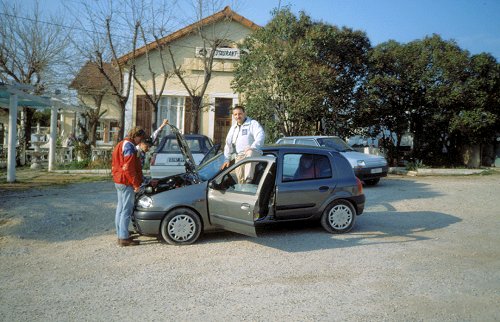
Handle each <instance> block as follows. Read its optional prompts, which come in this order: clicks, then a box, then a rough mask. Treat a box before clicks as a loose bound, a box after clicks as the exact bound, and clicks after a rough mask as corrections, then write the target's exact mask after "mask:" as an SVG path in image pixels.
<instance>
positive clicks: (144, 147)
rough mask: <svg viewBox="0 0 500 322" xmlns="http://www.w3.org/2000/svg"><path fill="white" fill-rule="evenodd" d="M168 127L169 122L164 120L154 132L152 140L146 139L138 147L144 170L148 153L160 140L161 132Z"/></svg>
mask: <svg viewBox="0 0 500 322" xmlns="http://www.w3.org/2000/svg"><path fill="white" fill-rule="evenodd" d="M167 125H168V120H167V119H164V120H163V122H162V123H161V125H160V127H159V128H157V129H156V131H154V132H153V135H151V137H150V138H145V139H144V140H142V141H141V143H139V144H138V145H137V146H136V149H137V152H138V156H139V159H140V160H141V167H142V168H144V162H145V161H146V153H148V151H149V149H150V148H151V147H152V146H153V145H154V144H155V141H156V139H157V138H158V134H160V133H161V130H163V128H164V127H165V126H167Z"/></svg>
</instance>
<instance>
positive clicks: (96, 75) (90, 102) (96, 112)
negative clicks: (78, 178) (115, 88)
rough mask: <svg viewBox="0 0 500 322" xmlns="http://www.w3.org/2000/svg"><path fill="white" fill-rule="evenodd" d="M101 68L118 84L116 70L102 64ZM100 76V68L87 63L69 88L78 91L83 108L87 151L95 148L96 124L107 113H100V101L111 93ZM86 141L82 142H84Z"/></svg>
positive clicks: (105, 81) (118, 77) (95, 64)
mask: <svg viewBox="0 0 500 322" xmlns="http://www.w3.org/2000/svg"><path fill="white" fill-rule="evenodd" d="M103 68H104V70H105V71H106V74H107V75H109V77H110V78H111V81H112V82H113V83H114V84H118V82H119V79H120V75H118V72H117V70H116V69H115V68H114V67H113V66H111V64H109V63H107V64H104V65H103ZM100 76H101V71H100V66H99V65H98V64H97V63H95V62H87V63H86V64H85V65H84V66H83V67H82V68H81V69H80V71H79V72H78V74H77V75H76V77H75V78H74V79H73V81H72V82H71V84H70V88H73V89H75V90H77V91H78V94H79V95H78V98H79V100H80V104H81V105H82V106H83V108H84V112H83V113H82V114H83V117H84V118H85V120H86V122H85V123H83V124H82V125H86V126H87V128H86V129H85V130H84V132H85V134H86V136H87V139H88V145H89V149H90V146H93V147H95V146H96V133H97V124H98V123H99V119H100V118H101V117H102V116H103V115H104V114H105V113H106V112H107V110H103V111H101V106H102V101H103V99H104V97H105V96H106V95H109V94H110V93H112V88H111V86H110V85H109V83H108V81H107V79H106V78H104V77H100ZM86 141H87V140H84V142H86Z"/></svg>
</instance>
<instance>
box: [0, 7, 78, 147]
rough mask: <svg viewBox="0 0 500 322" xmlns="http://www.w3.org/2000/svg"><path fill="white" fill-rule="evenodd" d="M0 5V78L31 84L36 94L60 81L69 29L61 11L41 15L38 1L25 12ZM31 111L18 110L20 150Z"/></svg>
mask: <svg viewBox="0 0 500 322" xmlns="http://www.w3.org/2000/svg"><path fill="white" fill-rule="evenodd" d="M0 5H1V8H2V11H1V12H0V79H1V80H2V81H4V82H12V81H13V82H17V83H21V84H29V85H32V86H33V87H34V94H37V95H40V94H43V93H46V92H47V91H48V90H50V89H54V88H56V87H57V86H58V85H59V84H60V83H64V82H65V81H64V80H61V79H60V76H61V75H62V74H63V73H61V66H62V65H64V62H65V61H66V59H67V48H68V44H69V30H68V29H65V28H64V20H63V18H62V15H58V16H56V15H54V16H51V17H45V18H44V15H43V14H42V12H41V10H40V8H39V5H38V2H35V5H34V7H33V9H32V11H31V13H29V14H28V15H26V14H25V13H26V12H29V10H24V8H22V7H21V6H20V5H19V4H18V3H15V2H14V3H11V2H9V1H4V0H0ZM19 13H23V15H22V16H21V15H20V14H19ZM34 113H35V110H34V109H31V108H25V109H24V111H23V112H22V113H21V115H22V118H21V122H20V123H21V129H23V130H22V131H21V133H22V135H21V137H20V138H19V143H20V145H21V146H22V147H23V150H25V149H26V146H27V143H28V142H29V140H30V137H31V126H32V120H33V114H34ZM21 154H23V153H21Z"/></svg>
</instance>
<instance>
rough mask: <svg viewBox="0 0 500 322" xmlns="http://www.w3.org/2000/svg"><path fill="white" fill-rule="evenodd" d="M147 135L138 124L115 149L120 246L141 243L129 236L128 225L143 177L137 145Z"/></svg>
mask: <svg viewBox="0 0 500 322" xmlns="http://www.w3.org/2000/svg"><path fill="white" fill-rule="evenodd" d="M145 136H146V133H145V132H144V130H143V129H142V128H140V127H138V126H136V127H134V128H132V129H131V130H130V131H129V132H128V135H127V137H126V138H125V139H124V140H123V141H121V142H119V143H118V144H117V145H116V146H115V149H114V150H113V158H112V166H111V173H112V175H113V181H114V182H115V188H116V192H117V194H118V203H117V205H116V214H115V225H116V234H117V235H118V245H120V246H135V245H139V242H138V241H135V240H132V238H130V237H129V232H128V226H129V224H130V216H131V215H132V211H133V210H134V197H135V192H137V191H139V188H140V186H141V183H142V179H143V178H142V167H141V161H140V159H139V157H138V156H137V149H136V145H138V144H139V143H140V142H141V141H142V140H143V139H144V137H145Z"/></svg>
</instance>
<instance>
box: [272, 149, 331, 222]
mask: <svg viewBox="0 0 500 322" xmlns="http://www.w3.org/2000/svg"><path fill="white" fill-rule="evenodd" d="M280 157H281V158H283V162H282V165H283V166H282V168H281V174H280V178H279V179H278V180H277V188H276V190H277V192H276V204H275V211H276V215H275V216H276V219H281V220H283V219H299V218H309V217H312V216H314V215H316V214H317V213H318V212H319V211H320V210H319V209H320V207H321V206H322V205H323V204H324V203H325V202H326V200H328V198H329V197H330V195H331V194H332V193H333V192H334V190H335V186H336V182H335V180H333V178H332V165H331V161H330V158H329V157H328V155H326V154H325V155H323V154H309V153H286V154H283V155H281V156H280Z"/></svg>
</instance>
